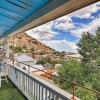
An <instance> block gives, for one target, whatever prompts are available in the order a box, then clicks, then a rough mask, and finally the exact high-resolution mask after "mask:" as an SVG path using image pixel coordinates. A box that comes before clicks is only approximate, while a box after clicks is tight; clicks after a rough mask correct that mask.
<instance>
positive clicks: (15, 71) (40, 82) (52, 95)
mask: <svg viewBox="0 0 100 100" xmlns="http://www.w3.org/2000/svg"><path fill="white" fill-rule="evenodd" d="M7 67H8V77H9V78H10V80H11V81H12V82H13V83H14V84H15V85H16V86H17V87H18V88H19V90H20V91H21V92H22V93H23V94H24V95H25V96H26V97H27V99H29V100H71V98H72V95H71V94H69V93H68V92H66V91H64V90H62V89H60V88H58V87H57V86H55V85H53V84H52V83H50V82H48V81H47V80H44V79H43V78H41V77H39V76H37V75H31V74H27V72H25V71H24V70H22V69H20V68H18V67H14V66H13V65H10V64H8V65H7ZM77 100H79V99H78V98H77Z"/></svg>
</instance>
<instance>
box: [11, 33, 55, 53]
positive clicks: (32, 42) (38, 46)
mask: <svg viewBox="0 0 100 100" xmlns="http://www.w3.org/2000/svg"><path fill="white" fill-rule="evenodd" d="M9 41H10V45H12V37H11V38H10V39H9ZM14 44H15V45H21V46H23V45H25V46H26V48H29V49H30V48H34V50H40V51H46V52H51V51H54V49H52V48H50V47H48V46H46V45H44V44H42V43H41V42H39V41H37V40H36V39H34V38H32V37H31V36H29V35H27V34H26V33H22V34H19V35H17V36H16V37H15V39H14Z"/></svg>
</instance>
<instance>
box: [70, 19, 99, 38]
mask: <svg viewBox="0 0 100 100" xmlns="http://www.w3.org/2000/svg"><path fill="white" fill-rule="evenodd" d="M97 27H100V18H96V19H94V20H93V21H92V22H90V23H89V24H87V25H84V26H83V27H82V28H77V27H76V29H75V30H71V34H72V35H73V36H75V37H81V34H82V33H83V32H90V33H93V34H94V33H95V31H96V29H97Z"/></svg>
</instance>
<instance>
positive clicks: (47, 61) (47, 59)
mask: <svg viewBox="0 0 100 100" xmlns="http://www.w3.org/2000/svg"><path fill="white" fill-rule="evenodd" d="M45 63H51V59H50V58H47V57H45V58H43V59H41V60H39V61H38V62H37V64H42V65H43V64H45Z"/></svg>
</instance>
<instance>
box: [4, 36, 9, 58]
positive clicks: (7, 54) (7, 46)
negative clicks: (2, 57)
mask: <svg viewBox="0 0 100 100" xmlns="http://www.w3.org/2000/svg"><path fill="white" fill-rule="evenodd" d="M4 50H5V52H6V57H7V58H9V40H8V38H7V37H5V38H4Z"/></svg>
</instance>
